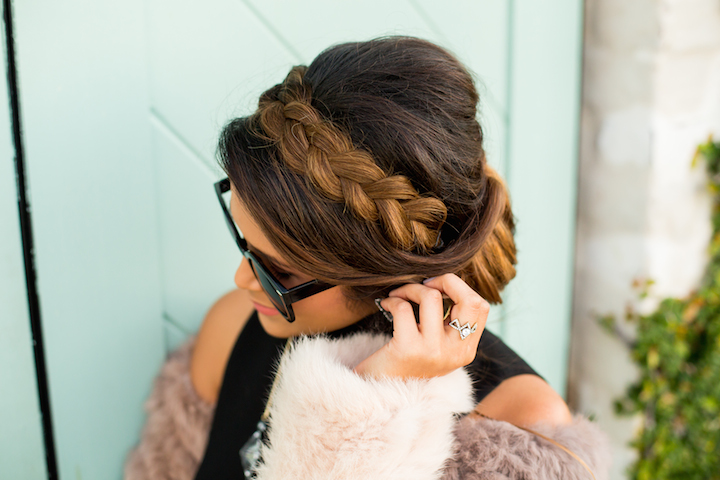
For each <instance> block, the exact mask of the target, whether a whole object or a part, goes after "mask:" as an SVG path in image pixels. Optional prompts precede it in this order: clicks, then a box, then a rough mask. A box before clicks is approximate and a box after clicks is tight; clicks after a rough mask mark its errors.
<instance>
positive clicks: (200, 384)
mask: <svg viewBox="0 0 720 480" xmlns="http://www.w3.org/2000/svg"><path fill="white" fill-rule="evenodd" d="M252 311H253V306H252V302H251V301H250V296H249V294H248V292H246V291H244V290H240V289H235V290H232V291H230V292H228V293H226V294H225V295H223V296H222V297H220V298H219V299H218V300H217V301H216V302H215V304H213V306H212V307H211V308H210V310H208V313H207V314H206V315H205V319H204V320H203V323H202V325H201V326H200V330H199V331H198V334H197V339H196V341H195V346H194V348H193V354H192V359H191V361H190V378H191V380H192V383H193V386H194V387H195V390H196V391H197V393H198V395H200V397H201V398H203V399H204V400H206V401H208V402H210V403H215V402H216V401H217V397H218V393H219V392H220V386H221V384H222V379H223V374H224V372H225V366H226V365H227V362H228V359H229V358H230V353H231V352H232V349H233V346H234V345H235V342H236V340H237V337H238V335H240V332H242V330H243V328H244V327H245V325H246V324H247V321H248V319H249V317H250V315H251V314H252Z"/></svg>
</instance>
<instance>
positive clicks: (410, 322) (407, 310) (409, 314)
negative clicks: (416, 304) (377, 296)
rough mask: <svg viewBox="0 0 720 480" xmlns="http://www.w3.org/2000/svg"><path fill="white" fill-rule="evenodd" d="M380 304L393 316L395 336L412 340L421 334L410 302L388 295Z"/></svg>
mask: <svg viewBox="0 0 720 480" xmlns="http://www.w3.org/2000/svg"><path fill="white" fill-rule="evenodd" d="M380 305H382V307H383V308H384V309H385V310H387V311H388V312H390V313H391V314H392V316H393V337H397V338H400V339H407V340H411V341H412V340H414V339H415V338H416V337H417V336H418V335H420V331H419V330H418V325H417V323H416V322H415V312H413V309H412V305H410V303H409V302H407V301H405V300H403V299H402V298H398V297H388V298H385V299H383V300H382V301H381V302H380Z"/></svg>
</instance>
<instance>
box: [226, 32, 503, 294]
mask: <svg viewBox="0 0 720 480" xmlns="http://www.w3.org/2000/svg"><path fill="white" fill-rule="evenodd" d="M477 103H478V94H477V92H476V90H475V86H474V84H473V80H472V77H471V76H470V75H469V73H468V72H467V70H466V69H465V68H464V66H463V65H462V64H461V63H460V62H459V61H458V60H457V59H456V58H455V57H454V56H452V55H451V54H450V53H448V52H447V51H446V50H444V49H442V48H440V47H438V46H436V45H434V44H432V43H430V42H427V41H425V40H421V39H417V38H411V37H386V38H380V39H376V40H371V41H367V42H358V43H346V44H341V45H337V46H334V47H331V48H329V49H327V50H325V51H324V52H322V53H321V54H320V55H318V57H317V58H316V59H315V60H314V61H313V62H312V63H311V64H310V66H308V67H304V66H298V67H294V68H293V69H292V70H291V71H290V73H289V74H288V76H287V78H286V79H285V81H284V82H282V83H280V84H278V85H275V86H274V87H272V88H270V89H269V90H267V91H266V92H265V93H263V94H262V96H261V97H260V102H259V106H258V109H257V111H256V112H255V113H254V114H252V115H250V116H248V117H243V118H238V119H235V120H232V121H231V122H230V123H229V124H228V125H227V126H226V127H225V129H224V130H223V132H222V134H221V138H220V142H219V148H218V153H219V157H220V162H221V164H222V167H223V169H224V170H225V172H226V173H227V174H228V177H229V178H230V181H231V183H232V184H233V186H234V187H235V189H236V191H237V193H238V194H239V195H240V197H241V199H242V201H243V203H244V204H245V206H246V208H247V209H248V211H249V213H250V214H251V215H252V217H253V218H254V219H255V221H256V222H257V223H258V225H259V226H260V228H261V229H262V230H263V232H264V233H265V234H266V236H267V237H268V239H269V240H270V242H271V243H272V244H273V246H274V247H275V248H276V249H277V251H278V252H280V254H281V255H282V256H283V257H284V258H285V259H286V260H287V261H288V262H289V263H290V264H291V265H292V266H294V267H295V268H297V269H298V270H299V271H301V272H303V273H305V274H307V275H310V276H312V277H313V278H317V279H319V280H322V281H325V282H328V283H331V284H336V285H345V286H346V288H345V293H346V295H347V297H348V298H349V299H354V300H358V301H371V300H372V299H373V298H375V297H376V296H378V295H382V294H384V293H387V292H388V291H389V290H390V289H392V288H393V287H396V286H399V285H401V284H405V283H409V282H417V281H421V280H422V279H424V278H427V277H432V276H436V275H441V274H444V273H456V274H457V275H459V276H460V277H461V278H462V279H463V280H464V281H465V282H467V283H468V285H470V287H472V288H473V289H474V290H476V291H477V292H478V293H479V294H480V295H481V296H482V297H483V298H485V299H486V300H487V301H489V302H491V303H500V302H501V298H500V291H501V290H502V289H503V287H504V286H505V285H506V284H507V283H508V282H509V281H510V280H511V279H512V278H513V277H514V276H515V267H514V265H515V263H516V256H515V243H514V240H513V234H514V229H515V226H514V221H513V215H512V211H511V209H510V201H509V197H508V193H507V189H506V187H505V185H504V183H503V181H502V179H501V178H500V177H499V176H498V174H497V173H496V172H495V171H494V170H493V169H492V168H491V167H490V166H489V165H488V164H487V162H486V159H485V152H484V150H483V134H482V130H481V128H480V125H479V124H478V122H477V120H476V106H477Z"/></svg>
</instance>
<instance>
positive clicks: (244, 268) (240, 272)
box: [235, 258, 262, 292]
mask: <svg viewBox="0 0 720 480" xmlns="http://www.w3.org/2000/svg"><path fill="white" fill-rule="evenodd" d="M235 285H237V286H238V288H242V289H244V290H251V291H258V292H259V291H261V290H262V286H260V282H258V279H257V277H255V273H254V272H253V269H252V267H251V266H250V261H249V260H248V259H247V258H243V259H242V261H241V262H240V266H239V267H238V269H237V271H236V272H235Z"/></svg>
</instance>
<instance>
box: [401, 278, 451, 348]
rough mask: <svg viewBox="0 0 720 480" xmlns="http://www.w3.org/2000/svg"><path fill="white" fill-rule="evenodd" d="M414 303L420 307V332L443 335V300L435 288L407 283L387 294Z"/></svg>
mask: <svg viewBox="0 0 720 480" xmlns="http://www.w3.org/2000/svg"><path fill="white" fill-rule="evenodd" d="M388 295H389V296H390V297H400V298H402V299H404V300H407V301H411V302H415V303H417V304H418V305H419V306H420V318H419V320H420V332H421V333H425V334H427V335H436V336H439V335H442V333H443V313H444V310H443V298H442V293H440V291H439V290H437V289H436V288H431V287H426V286H425V285H422V284H420V283H409V284H407V285H403V286H402V287H400V288H396V289H395V290H393V291H392V292H390V293H389V294H388Z"/></svg>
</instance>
